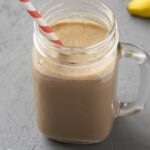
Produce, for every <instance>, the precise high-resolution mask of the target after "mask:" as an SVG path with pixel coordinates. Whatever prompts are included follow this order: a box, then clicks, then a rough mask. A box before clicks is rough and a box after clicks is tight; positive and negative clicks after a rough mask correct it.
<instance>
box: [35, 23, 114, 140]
mask: <svg viewBox="0 0 150 150" xmlns="http://www.w3.org/2000/svg"><path fill="white" fill-rule="evenodd" d="M52 28H53V30H54V31H55V32H56V34H57V35H58V37H59V39H60V40H61V41H62V42H63V43H64V45H65V46H69V47H87V46H90V45H94V44H96V43H98V42H101V41H103V40H104V39H105V38H106V37H107V35H108V29H107V28H106V27H105V26H104V25H102V24H100V23H94V22H82V21H61V22H58V23H55V24H54V25H53V26H52ZM47 51H48V53H51V49H47ZM99 53H101V55H103V52H101V51H100V52H99ZM33 55H34V59H33V75H34V87H35V95H36V109H37V120H38V126H39V128H40V130H41V132H42V133H43V134H44V135H46V136H47V137H48V138H50V139H54V140H59V141H67V142H83V143H84V142H85V143H90V142H98V141H101V140H103V139H104V138H106V137H107V135H108V134H109V132H110V130H111V127H112V123H113V120H114V111H113V107H114V105H113V102H114V100H115V99H116V95H115V93H116V76H117V75H116V74H117V67H116V63H117V56H116V55H114V56H113V57H111V59H109V60H107V61H106V62H103V63H102V64H101V65H95V67H81V68H78V67H76V66H73V67H72V68H71V69H69V68H68V67H64V66H61V65H56V64H55V63H53V62H52V61H53V60H49V61H47V60H45V59H44V58H43V57H42V56H41V54H40V53H38V51H37V50H35V49H34V50H33ZM95 57H96V56H95ZM55 58H57V60H60V61H65V60H66V61H69V60H70V59H71V56H69V55H68V56H63V55H55ZM76 61H78V62H82V61H83V59H82V58H80V57H76Z"/></svg>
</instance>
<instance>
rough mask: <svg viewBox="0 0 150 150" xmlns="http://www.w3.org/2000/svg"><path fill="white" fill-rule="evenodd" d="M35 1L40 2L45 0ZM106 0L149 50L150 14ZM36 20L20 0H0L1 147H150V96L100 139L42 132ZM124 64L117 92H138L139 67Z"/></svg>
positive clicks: (122, 26) (129, 36) (128, 33)
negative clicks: (50, 136)
mask: <svg viewBox="0 0 150 150" xmlns="http://www.w3.org/2000/svg"><path fill="white" fill-rule="evenodd" d="M33 1H34V3H35V4H36V6H37V7H38V8H39V7H40V6H42V4H43V3H44V2H46V0H33ZM105 2H106V3H107V4H108V5H109V6H110V7H111V8H112V9H113V10H114V13H115V15H116V17H117V20H118V23H119V30H120V34H121V39H122V40H124V41H130V42H132V43H135V44H138V45H141V46H143V47H144V48H145V49H146V50H147V52H148V53H149V52H150V20H149V19H142V18H138V17H132V16H130V15H129V13H128V12H127V10H126V6H127V3H128V0H106V1H105ZM32 24H33V22H32V19H31V18H30V17H29V16H28V15H27V14H26V12H25V11H24V10H23V9H22V7H20V4H19V3H18V1H17V0H16V1H15V0H7V1H6V0H0V150H9V149H10V150H76V149H77V150H84V149H85V150H134V149H136V150H149V149H150V101H147V103H146V107H145V109H144V111H143V112H142V113H140V114H138V115H135V116H133V117H125V118H119V119H117V120H116V122H115V124H114V127H113V130H112V133H111V135H110V136H109V137H108V138H107V140H105V141H104V142H102V143H99V144H94V145H72V144H62V143H57V142H52V141H49V140H47V139H45V138H44V137H43V136H42V135H41V134H40V133H39V131H38V129H37V126H36V122H35V114H34V98H33V89H32V77H31V49H32V31H33V27H32ZM124 66H125V65H124V63H123V67H121V69H120V70H121V71H120V73H121V75H120V77H119V83H120V84H119V96H120V97H122V98H125V97H134V95H135V94H136V86H137V83H138V75H137V72H138V71H136V70H135V68H136V67H135V68H133V66H134V65H129V64H128V63H127V65H126V70H125V69H124ZM134 71H135V72H134ZM132 83H134V84H133V86H131V84H132ZM149 96H150V95H149Z"/></svg>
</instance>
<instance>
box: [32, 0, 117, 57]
mask: <svg viewBox="0 0 150 150" xmlns="http://www.w3.org/2000/svg"><path fill="white" fill-rule="evenodd" d="M52 1H56V0H50V1H49V2H46V4H45V5H44V6H43V7H42V8H41V9H40V12H41V11H43V10H44V9H45V7H46V6H47V5H48V4H50V3H51V2H52ZM81 1H82V0H81ZM97 1H98V2H99V4H100V5H101V6H102V7H104V9H106V10H108V11H109V13H111V17H112V18H108V19H109V20H110V21H111V23H112V26H111V28H110V29H109V32H108V35H107V37H106V38H105V39H104V40H102V41H100V42H97V43H96V44H93V45H90V46H84V47H71V46H59V45H57V44H55V43H53V42H51V41H49V40H48V39H47V38H46V37H45V36H44V35H42V33H41V32H40V29H39V27H38V25H37V23H35V22H34V29H35V34H34V36H36V34H37V35H39V34H40V35H41V36H42V42H44V43H46V45H47V47H53V48H54V49H55V50H56V51H58V52H59V53H61V54H66V55H76V54H82V55H83V54H91V53H95V52H97V51H99V50H100V49H101V48H103V47H104V46H105V45H106V44H108V43H109V42H110V41H111V39H112V38H113V37H114V35H115V33H116V26H117V23H116V20H115V17H114V14H113V12H112V10H111V9H110V8H109V7H108V6H107V5H105V4H104V3H103V2H101V0H97ZM107 17H110V16H107ZM83 49H84V51H83Z"/></svg>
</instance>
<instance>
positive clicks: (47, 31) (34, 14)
mask: <svg viewBox="0 0 150 150" xmlns="http://www.w3.org/2000/svg"><path fill="white" fill-rule="evenodd" d="M20 2H21V3H22V4H23V6H24V8H25V9H26V10H27V12H28V13H29V14H30V16H31V17H32V18H34V20H35V22H36V23H37V24H38V25H39V28H40V29H41V30H42V31H43V34H44V35H45V36H46V37H47V38H48V39H49V40H50V41H52V42H53V43H55V44H58V45H61V46H62V45H63V43H62V42H61V41H60V40H59V39H58V37H57V36H56V34H55V33H54V32H53V30H52V28H51V27H50V26H49V25H48V24H47V23H46V21H45V20H44V19H43V17H42V15H41V14H40V12H39V11H37V10H36V9H35V7H34V6H33V4H32V3H31V2H30V0H20Z"/></svg>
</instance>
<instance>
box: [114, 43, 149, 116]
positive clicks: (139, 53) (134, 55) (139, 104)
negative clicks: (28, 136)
mask: <svg viewBox="0 0 150 150" xmlns="http://www.w3.org/2000/svg"><path fill="white" fill-rule="evenodd" d="M119 50H120V56H121V57H120V59H125V58H130V59H133V60H135V61H136V63H137V64H138V65H139V67H140V72H141V79H140V86H139V89H138V95H137V99H136V100H135V101H132V102H119V103H118V107H117V116H128V115H133V114H136V113H138V112H140V111H141V110H143V108H144V104H145V102H146V100H147V98H148V93H149V92H150V91H149V90H150V83H149V78H150V57H149V55H148V54H147V53H146V52H144V51H143V49H142V48H140V47H138V46H136V45H133V44H130V43H120V44H119Z"/></svg>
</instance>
